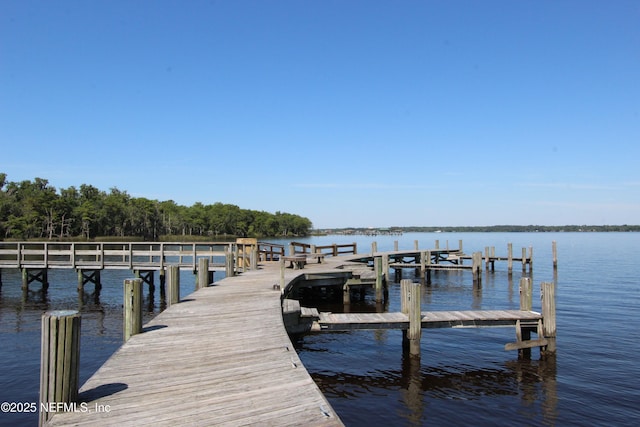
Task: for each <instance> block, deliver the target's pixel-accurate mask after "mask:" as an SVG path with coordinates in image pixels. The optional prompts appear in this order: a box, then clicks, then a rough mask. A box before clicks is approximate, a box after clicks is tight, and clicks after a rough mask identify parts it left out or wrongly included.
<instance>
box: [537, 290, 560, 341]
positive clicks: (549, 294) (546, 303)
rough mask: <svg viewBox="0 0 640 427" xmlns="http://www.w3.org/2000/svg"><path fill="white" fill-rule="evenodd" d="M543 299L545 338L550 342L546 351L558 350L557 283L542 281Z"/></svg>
mask: <svg viewBox="0 0 640 427" xmlns="http://www.w3.org/2000/svg"><path fill="white" fill-rule="evenodd" d="M540 298H541V299H542V318H543V319H542V322H543V323H542V324H543V332H544V338H546V339H547V341H548V344H547V347H546V349H545V350H544V353H555V352H556V284H555V283H553V282H542V284H541V289H540Z"/></svg>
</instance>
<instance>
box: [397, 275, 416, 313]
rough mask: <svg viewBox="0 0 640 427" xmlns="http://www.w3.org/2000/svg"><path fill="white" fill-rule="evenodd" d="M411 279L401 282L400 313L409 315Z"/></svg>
mask: <svg viewBox="0 0 640 427" xmlns="http://www.w3.org/2000/svg"><path fill="white" fill-rule="evenodd" d="M411 283H413V282H412V281H411V279H402V280H401V281H400V311H401V312H402V313H404V314H409V286H411Z"/></svg>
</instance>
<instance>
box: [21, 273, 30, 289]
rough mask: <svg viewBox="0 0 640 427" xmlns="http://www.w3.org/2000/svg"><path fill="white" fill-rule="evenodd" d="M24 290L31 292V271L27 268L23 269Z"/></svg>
mask: <svg viewBox="0 0 640 427" xmlns="http://www.w3.org/2000/svg"><path fill="white" fill-rule="evenodd" d="M22 290H23V291H25V290H29V271H28V270H27V269H26V268H23V269H22Z"/></svg>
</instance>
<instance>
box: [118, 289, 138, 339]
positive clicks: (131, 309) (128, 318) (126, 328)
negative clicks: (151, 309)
mask: <svg viewBox="0 0 640 427" xmlns="http://www.w3.org/2000/svg"><path fill="white" fill-rule="evenodd" d="M142 299H143V298H142V279H125V281H124V310H123V313H124V321H123V322H122V323H123V337H124V342H127V341H128V340H129V338H131V337H132V336H133V335H136V334H139V333H140V332H142Z"/></svg>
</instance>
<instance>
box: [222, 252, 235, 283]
mask: <svg viewBox="0 0 640 427" xmlns="http://www.w3.org/2000/svg"><path fill="white" fill-rule="evenodd" d="M224 272H225V276H226V277H233V276H235V266H234V262H233V248H232V247H231V246H228V247H227V250H226V254H225V263H224Z"/></svg>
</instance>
